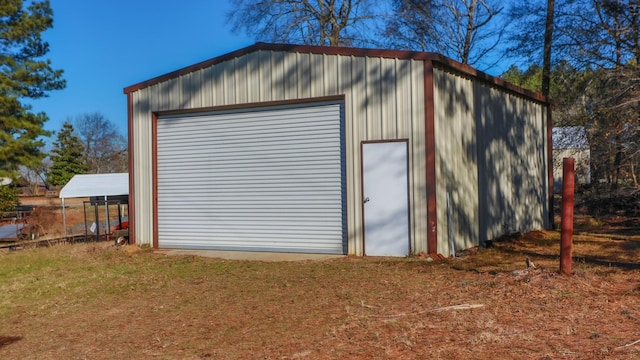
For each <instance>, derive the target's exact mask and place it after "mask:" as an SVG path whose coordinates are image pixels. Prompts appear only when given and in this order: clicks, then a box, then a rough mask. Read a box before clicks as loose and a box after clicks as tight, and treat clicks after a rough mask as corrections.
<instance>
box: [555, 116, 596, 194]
mask: <svg viewBox="0 0 640 360" xmlns="http://www.w3.org/2000/svg"><path fill="white" fill-rule="evenodd" d="M566 157H570V158H574V159H575V174H576V179H575V182H576V184H582V185H584V184H590V183H591V168H590V162H591V150H590V148H589V139H588V137H587V131H586V130H585V128H584V127H582V126H565V127H556V128H553V185H554V186H553V187H554V190H555V191H556V192H559V191H560V190H561V188H562V159H563V158H566Z"/></svg>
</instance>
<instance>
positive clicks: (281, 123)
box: [157, 104, 345, 254]
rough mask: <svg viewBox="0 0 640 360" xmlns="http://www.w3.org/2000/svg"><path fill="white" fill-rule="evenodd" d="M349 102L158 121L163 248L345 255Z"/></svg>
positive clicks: (159, 196)
mask: <svg viewBox="0 0 640 360" xmlns="http://www.w3.org/2000/svg"><path fill="white" fill-rule="evenodd" d="M342 125H343V124H342V117H341V104H319V105H317V104H316V105H314V104H312V105H304V106H300V105H297V106H289V107H275V108H273V107H271V108H259V109H250V110H243V111H234V112H222V113H211V114H189V115H171V116H161V117H160V118H158V127H157V129H158V131H157V133H158V135H157V144H158V145H157V154H158V160H157V163H158V172H157V176H158V194H157V196H158V243H159V246H160V247H161V248H183V249H184V248H193V249H222V250H249V251H290V252H308V253H332V254H342V253H343V251H344V250H343V249H344V246H343V241H342V240H343V233H344V232H345V231H344V230H345V229H343V224H344V221H343V217H342V215H343V201H342V161H341V159H342V157H341V148H342V144H341V143H342V141H341V128H342Z"/></svg>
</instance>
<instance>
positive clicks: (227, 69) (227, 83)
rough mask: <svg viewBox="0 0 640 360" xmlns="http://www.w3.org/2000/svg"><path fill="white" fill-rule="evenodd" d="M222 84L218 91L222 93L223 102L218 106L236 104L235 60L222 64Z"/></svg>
mask: <svg viewBox="0 0 640 360" xmlns="http://www.w3.org/2000/svg"><path fill="white" fill-rule="evenodd" d="M220 65H222V79H223V84H222V88H220V91H222V93H223V96H224V97H223V100H222V101H223V102H222V103H221V104H220V105H229V104H237V101H236V86H237V84H236V73H235V70H236V68H235V59H234V60H230V61H227V62H224V63H222V64H220Z"/></svg>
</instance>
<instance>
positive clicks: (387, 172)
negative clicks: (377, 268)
mask: <svg viewBox="0 0 640 360" xmlns="http://www.w3.org/2000/svg"><path fill="white" fill-rule="evenodd" d="M407 150H408V143H407V142H406V141H390V142H374V143H363V144H362V168H363V181H362V183H363V195H364V196H363V202H364V241H365V245H364V251H365V255H369V256H406V255H408V254H409V196H408V162H407Z"/></svg>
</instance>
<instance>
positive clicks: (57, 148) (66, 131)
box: [47, 122, 89, 186]
mask: <svg viewBox="0 0 640 360" xmlns="http://www.w3.org/2000/svg"><path fill="white" fill-rule="evenodd" d="M84 158H85V157H84V146H83V145H82V142H81V141H80V138H78V137H77V136H76V135H74V132H73V126H72V125H71V124H69V123H68V122H65V123H64V125H62V130H61V131H60V132H59V133H58V137H57V140H56V142H54V143H53V150H51V162H52V165H51V169H49V173H48V174H47V182H48V183H49V184H51V185H56V186H57V185H64V184H66V183H67V182H69V180H71V178H72V177H73V175H76V174H85V173H86V172H87V171H88V170H89V166H88V165H87V163H86V162H85V160H84Z"/></svg>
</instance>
